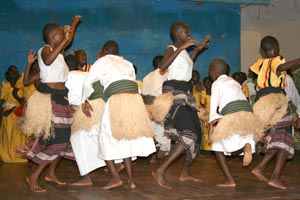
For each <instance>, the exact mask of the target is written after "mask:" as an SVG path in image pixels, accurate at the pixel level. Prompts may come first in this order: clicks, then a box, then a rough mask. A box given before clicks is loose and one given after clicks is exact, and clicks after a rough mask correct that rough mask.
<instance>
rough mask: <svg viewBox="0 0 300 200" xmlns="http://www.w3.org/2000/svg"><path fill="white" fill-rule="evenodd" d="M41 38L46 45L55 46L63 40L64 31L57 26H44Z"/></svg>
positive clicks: (50, 24)
mask: <svg viewBox="0 0 300 200" xmlns="http://www.w3.org/2000/svg"><path fill="white" fill-rule="evenodd" d="M43 38H44V41H45V43H46V44H50V45H51V44H54V45H57V44H59V43H61V41H62V40H63V38H64V29H63V27H62V26H60V25H59V24H54V23H49V24H46V25H45V26H44V29H43Z"/></svg>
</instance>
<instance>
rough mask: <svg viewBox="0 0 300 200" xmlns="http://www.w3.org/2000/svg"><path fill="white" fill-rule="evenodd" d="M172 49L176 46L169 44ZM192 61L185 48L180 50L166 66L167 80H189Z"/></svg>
mask: <svg viewBox="0 0 300 200" xmlns="http://www.w3.org/2000/svg"><path fill="white" fill-rule="evenodd" d="M168 47H172V48H173V50H174V51H176V49H177V48H176V47H175V46H173V45H169V46H168ZM193 65H194V62H193V61H192V59H191V57H190V55H189V54H188V52H187V51H186V50H182V51H181V52H180V53H179V54H178V55H177V57H176V58H175V59H174V61H173V62H172V63H171V64H170V66H169V67H168V69H169V71H168V80H178V81H190V80H191V78H192V71H193Z"/></svg>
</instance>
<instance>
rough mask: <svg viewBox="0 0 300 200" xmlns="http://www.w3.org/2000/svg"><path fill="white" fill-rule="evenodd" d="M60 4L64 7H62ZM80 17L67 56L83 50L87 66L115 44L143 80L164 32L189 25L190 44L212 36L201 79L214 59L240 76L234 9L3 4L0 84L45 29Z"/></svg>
mask: <svg viewBox="0 0 300 200" xmlns="http://www.w3.org/2000/svg"><path fill="white" fill-rule="evenodd" d="M62 2H63V3H62ZM76 14H79V15H82V16H83V19H82V23H81V24H79V26H78V28H77V32H76V35H75V39H74V41H73V44H72V46H71V48H70V49H69V50H68V52H67V53H69V52H70V51H71V50H77V49H84V50H86V52H87V56H88V63H93V62H94V61H95V58H96V55H97V51H98V50H99V49H101V48H102V45H103V43H104V42H105V41H106V40H109V39H114V40H116V41H118V42H119V45H120V54H121V55H122V56H124V57H125V58H126V59H128V60H130V61H131V62H133V63H134V64H135V65H136V66H137V67H138V74H137V78H138V79H142V78H143V77H144V76H145V75H146V74H147V73H148V72H149V71H151V70H152V69H153V68H152V58H153V57H154V56H155V55H157V54H163V53H164V50H165V48H166V46H168V45H169V44H171V39H170V37H169V27H170V25H171V24H172V23H173V22H174V21H178V20H180V21H184V22H187V23H188V24H189V25H190V28H191V35H192V37H193V38H196V39H198V40H202V39H203V38H204V37H205V35H206V34H210V35H211V36H212V39H211V44H210V46H209V49H208V50H207V51H205V52H203V53H202V54H201V55H200V56H199V57H198V59H197V61H196V63H195V69H196V70H198V71H199V72H200V74H201V79H203V78H204V77H205V76H207V74H208V70H207V68H208V64H209V62H210V61H211V60H212V59H214V58H225V59H226V60H227V62H228V63H229V64H230V66H231V73H232V72H234V71H239V70H240V9H239V6H238V5H231V4H218V3H201V4H200V3H195V2H193V1H180V0H126V1H125V0H72V1H61V0H5V1H1V2H0V38H1V40H0V51H1V54H0V79H1V80H4V79H5V78H4V73H5V71H6V69H7V67H8V66H9V65H12V64H14V65H17V66H18V67H19V70H20V71H24V69H25V66H26V62H27V52H28V50H29V49H34V50H35V51H37V50H38V49H39V48H40V47H41V46H43V45H44V42H43V40H42V29H43V27H44V25H45V24H46V23H49V22H54V23H59V24H61V25H65V24H70V23H71V21H72V17H73V16H74V15H76Z"/></svg>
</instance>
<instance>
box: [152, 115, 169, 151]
mask: <svg viewBox="0 0 300 200" xmlns="http://www.w3.org/2000/svg"><path fill="white" fill-rule="evenodd" d="M151 126H152V128H153V131H154V139H155V140H156V141H157V142H158V144H156V147H159V150H161V151H166V152H169V151H170V150H171V139H170V138H168V137H167V136H165V134H164V133H165V129H164V127H163V126H162V125H160V124H158V123H156V122H154V121H151Z"/></svg>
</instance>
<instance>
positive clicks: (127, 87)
mask: <svg viewBox="0 0 300 200" xmlns="http://www.w3.org/2000/svg"><path fill="white" fill-rule="evenodd" d="M121 91H136V92H138V91H139V88H138V85H137V83H136V82H135V81H131V80H119V81H115V82H113V83H111V84H110V85H109V86H108V87H107V88H106V89H105V90H104V94H103V95H104V98H103V99H104V101H105V102H107V100H108V99H109V97H111V96H112V95H113V94H116V93H118V92H121Z"/></svg>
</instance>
